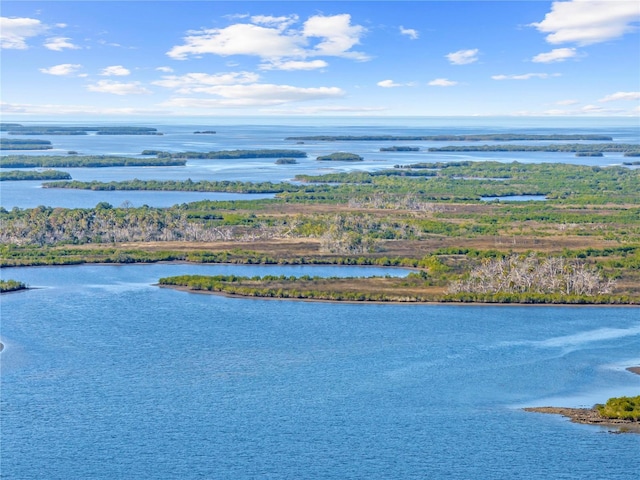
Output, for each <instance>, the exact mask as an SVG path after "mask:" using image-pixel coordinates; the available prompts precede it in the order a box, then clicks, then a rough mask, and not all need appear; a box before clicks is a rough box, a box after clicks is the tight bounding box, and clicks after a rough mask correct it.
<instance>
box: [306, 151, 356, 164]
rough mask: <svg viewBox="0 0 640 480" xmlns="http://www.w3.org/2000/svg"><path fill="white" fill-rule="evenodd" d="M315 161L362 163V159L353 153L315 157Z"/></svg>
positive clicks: (336, 153) (337, 153)
mask: <svg viewBox="0 0 640 480" xmlns="http://www.w3.org/2000/svg"><path fill="white" fill-rule="evenodd" d="M316 160H320V161H321V162H362V161H363V160H364V158H362V157H361V156H360V155H356V154H355V153H348V152H335V153H332V154H330V155H321V156H319V157H316Z"/></svg>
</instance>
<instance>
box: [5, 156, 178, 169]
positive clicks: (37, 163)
mask: <svg viewBox="0 0 640 480" xmlns="http://www.w3.org/2000/svg"><path fill="white" fill-rule="evenodd" d="M185 164H186V161H185V160H180V159H174V158H133V157H116V156H110V155H72V156H62V155H6V156H3V157H0V167H1V168H38V167H42V168H65V167H66V168H74V167H84V168H94V167H151V166H155V167H157V166H179V165H185Z"/></svg>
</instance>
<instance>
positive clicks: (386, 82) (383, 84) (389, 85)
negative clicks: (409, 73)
mask: <svg viewBox="0 0 640 480" xmlns="http://www.w3.org/2000/svg"><path fill="white" fill-rule="evenodd" d="M376 85H378V86H379V87H383V88H395V87H415V85H416V84H415V83H414V82H409V83H396V82H394V81H393V80H382V81H380V82H378V83H377V84H376Z"/></svg>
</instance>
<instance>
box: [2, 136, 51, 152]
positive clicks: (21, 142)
mask: <svg viewBox="0 0 640 480" xmlns="http://www.w3.org/2000/svg"><path fill="white" fill-rule="evenodd" d="M52 148H53V146H52V145H51V142H50V141H49V140H33V139H30V138H0V150H51V149H52Z"/></svg>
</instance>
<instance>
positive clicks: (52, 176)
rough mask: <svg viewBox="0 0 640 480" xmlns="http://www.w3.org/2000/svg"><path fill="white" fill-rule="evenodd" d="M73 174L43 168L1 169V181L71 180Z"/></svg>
mask: <svg viewBox="0 0 640 480" xmlns="http://www.w3.org/2000/svg"><path fill="white" fill-rule="evenodd" d="M69 179H71V175H69V174H68V173H67V172H61V171H59V170H42V171H39V172H38V171H35V172H34V171H26V172H25V171H23V170H10V171H8V172H4V171H2V170H0V182H2V181H15V180H69Z"/></svg>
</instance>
